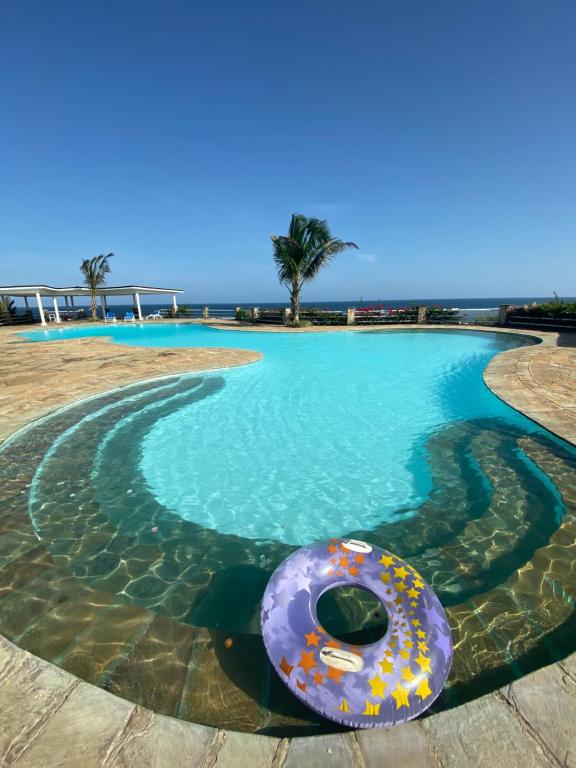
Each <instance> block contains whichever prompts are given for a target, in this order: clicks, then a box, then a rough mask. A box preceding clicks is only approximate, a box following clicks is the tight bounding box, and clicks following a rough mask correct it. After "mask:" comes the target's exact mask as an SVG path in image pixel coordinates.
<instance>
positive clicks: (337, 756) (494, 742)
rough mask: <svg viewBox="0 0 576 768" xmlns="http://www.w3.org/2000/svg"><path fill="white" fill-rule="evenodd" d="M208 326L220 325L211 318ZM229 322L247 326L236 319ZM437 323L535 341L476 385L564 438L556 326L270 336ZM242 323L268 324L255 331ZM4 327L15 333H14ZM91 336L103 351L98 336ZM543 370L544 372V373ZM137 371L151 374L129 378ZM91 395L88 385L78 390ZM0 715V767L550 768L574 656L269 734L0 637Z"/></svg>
mask: <svg viewBox="0 0 576 768" xmlns="http://www.w3.org/2000/svg"><path fill="white" fill-rule="evenodd" d="M175 322H177V321H175ZM208 324H209V325H212V326H214V327H219V328H221V327H222V323H214V322H210V321H208ZM225 325H226V326H227V330H231V329H232V327H231V325H230V324H228V323H226V324H225ZM234 329H235V330H236V329H237V330H247V328H246V327H245V326H235V327H234ZM440 329H441V330H445V331H448V332H450V331H454V330H466V331H469V330H473V331H480V332H484V331H485V332H500V333H513V334H515V335H527V336H530V337H532V338H537V339H540V340H541V343H540V344H538V345H536V346H529V347H520V348H517V349H512V350H507V351H505V352H502V353H500V354H498V355H496V356H495V357H494V358H493V359H492V361H491V362H490V363H489V365H488V366H487V368H486V369H485V371H484V381H485V383H486V385H487V386H488V387H489V388H490V389H491V390H492V391H493V392H494V393H495V394H496V395H497V396H498V397H500V398H501V399H502V400H504V401H505V402H507V403H508V404H509V405H511V406H512V407H513V408H516V409H517V410H519V411H520V412H522V413H524V414H525V415H527V416H528V417H529V418H531V419H533V420H534V421H537V422H538V423H540V424H541V425H542V426H544V427H546V428H547V429H550V431H552V432H554V433H555V434H557V435H559V436H560V437H563V438H564V439H566V440H568V441H570V442H572V443H576V406H574V407H573V406H572V401H573V400H575V399H576V398H574V397H573V396H571V389H570V386H566V384H565V383H564V384H563V383H562V382H565V381H568V384H570V382H571V381H572V379H573V380H574V385H575V386H576V349H574V350H573V351H572V352H570V353H566V350H567V349H569V347H566V348H564V347H559V346H558V336H559V334H557V333H545V332H543V333H540V332H538V333H535V332H533V331H520V330H517V329H514V330H509V329H496V328H492V327H478V326H453V327H446V326H426V327H424V328H422V326H407V325H404V324H402V325H398V326H387V327H385V328H380V327H379V328H378V329H375V328H365V327H362V328H354V329H353V328H346V327H345V328H334V327H326V328H322V329H318V328H317V327H314V328H313V329H308V328H306V329H298V330H296V331H293V330H291V329H282V330H281V332H310V331H312V332H316V331H318V330H321V331H333V332H334V331H340V330H342V331H351V330H354V331H367V330H368V331H374V330H378V331H382V332H386V331H387V330H390V331H394V330H418V331H424V332H425V331H426V330H440ZM250 330H254V331H258V330H267V331H268V332H270V331H272V329H261V328H259V327H251V328H250ZM274 330H275V331H278V329H274ZM8 331H9V332H10V331H12V332H13V333H17V334H19V333H22V329H21V328H18V329H8ZM2 337H4V338H6V334H4V333H3V334H1V336H0V343H1V341H2ZM100 340H101V341H102V342H103V344H105V345H106V346H107V347H108V348H109V349H110V342H109V340H106V338H105V337H100V338H99V341H100ZM54 343H57V344H62V343H63V342H54ZM116 348H117V347H116ZM142 349H149V348H142ZM158 349H161V348H158ZM555 350H556V352H555ZM558 350H560V352H558ZM238 364H242V363H238ZM551 366H553V367H554V371H553V373H552V372H551V371H550V370H547V369H550V368H551ZM178 372H181V371H178ZM174 373H177V371H174ZM164 375H170V374H169V373H166V374H164ZM145 378H152V377H146V376H144V377H141V378H140V379H136V380H143V379H145ZM551 387H553V388H552V389H551ZM108 389H110V387H108ZM92 394H96V392H90V393H87V396H91V395H92ZM72 401H74V400H72ZM41 415H46V414H45V413H39V414H37V415H36V416H34V415H30V414H28V418H27V421H26V423H30V422H31V421H33V420H35V419H36V418H37V417H38V416H41ZM22 426H24V425H22ZM7 437H8V435H7ZM0 718H1V722H2V729H1V731H0V764H2V765H7V766H12V765H15V766H18V768H20V767H21V766H40V765H42V766H47V768H49V767H50V766H52V765H53V766H61V767H65V766H77V765H82V766H83V767H84V766H86V767H89V766H102V767H104V766H106V767H107V768H108V766H132V765H158V766H172V765H174V766H176V765H181V764H182V763H183V759H184V757H186V764H188V763H190V764H191V765H198V766H202V768H213V766H218V768H226V766H234V768H242V766H248V765H250V766H252V765H253V763H254V762H256V761H258V762H259V763H260V764H261V766H262V768H265V767H266V766H269V768H294V767H295V766H301V765H304V764H306V765H309V766H321V767H322V766H325V765H326V766H328V765H330V766H332V767H333V766H335V765H337V766H340V765H341V766H344V767H345V768H347V767H348V766H350V767H353V768H372V767H373V766H374V768H375V767H376V766H381V765H382V754H383V753H385V754H387V755H388V756H389V757H390V764H391V765H396V764H400V762H401V761H407V760H410V761H411V762H412V763H413V764H414V765H416V766H417V765H422V766H436V768H445V767H446V766H455V767H456V766H462V765H478V766H480V765H482V766H483V765H486V764H488V763H489V762H490V761H495V760H498V761H499V763H500V764H501V765H503V766H506V765H510V766H515V765H517V764H518V762H517V761H518V756H519V755H520V754H521V755H522V760H523V762H524V763H526V764H530V765H537V766H540V765H542V766H550V765H551V766H562V765H567V764H572V763H571V761H572V760H575V759H576V750H575V747H574V743H573V739H572V735H571V732H570V724H571V723H573V722H574V721H576V653H574V654H571V655H570V656H568V657H566V658H565V659H564V660H562V661H561V662H557V663H555V664H552V665H549V666H547V667H542V668H540V669H538V670H536V671H535V672H532V673H530V674H529V675H526V676H525V677H523V678H520V679H519V680H517V681H515V682H514V683H512V684H511V685H509V686H506V687H505V688H503V689H501V690H497V691H494V692H492V693H490V694H487V695H485V696H482V697H480V698H478V699H475V700H473V701H472V702H469V703H467V704H464V705H462V706H459V707H456V708H454V709H451V710H448V711H446V712H441V713H438V714H435V715H430V716H425V717H422V718H420V719H418V720H414V721H412V722H409V723H406V724H403V725H399V726H396V727H394V728H389V729H374V730H370V731H349V732H346V733H340V734H333V735H327V736H307V737H296V738H275V737H270V736H262V735H255V734H248V733H239V732H234V731H224V730H218V729H215V728H211V727H209V726H203V725H198V724H194V723H189V722H185V721H181V720H175V719H173V718H170V717H165V716H163V715H158V714H156V713H154V712H151V711H150V710H146V709H144V708H142V707H140V706H138V705H135V704H132V703H130V702H128V701H125V700H123V699H119V698H117V697H116V696H114V695H113V694H111V693H108V692H106V691H104V690H102V689H99V688H97V687H95V686H92V685H90V684H88V683H85V682H83V681H81V680H79V679H78V678H76V677H74V676H73V675H71V674H69V673H67V672H65V671H64V670H62V669H60V668H58V667H55V666H53V665H51V664H50V663H49V662H46V661H43V660H42V659H39V658H37V657H35V656H32V655H31V654H30V653H28V652H27V651H24V650H22V649H20V648H18V647H17V646H15V645H13V644H12V643H10V642H9V641H8V640H6V639H5V638H3V637H2V636H0ZM86 722H89V723H90V727H89V728H87V727H86ZM384 751H385V752H384ZM569 761H570V762H569Z"/></svg>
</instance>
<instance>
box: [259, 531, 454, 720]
mask: <svg viewBox="0 0 576 768" xmlns="http://www.w3.org/2000/svg"><path fill="white" fill-rule="evenodd" d="M342 586H348V587H350V586H355V587H360V588H362V589H365V590H367V591H368V592H371V593H373V594H374V595H375V596H376V597H377V598H378V599H379V600H380V602H381V603H382V604H383V605H384V607H385V608H386V612H387V614H388V630H387V632H386V635H385V636H384V637H383V638H382V639H381V640H379V641H378V642H376V643H372V644H370V645H362V646H353V645H348V644H347V643H344V642H341V641H339V640H335V639H334V638H333V637H331V636H330V635H329V634H328V633H327V632H326V631H325V630H324V629H323V628H322V627H321V626H320V623H319V621H318V617H317V615H316V605H317V603H318V600H319V599H320V597H321V596H322V595H323V594H324V593H325V592H327V591H328V590H329V589H333V588H334V587H342ZM262 635H263V637H264V644H265V645H266V650H267V652H268V656H269V657H270V661H271V662H272V664H273V665H274V668H275V669H276V672H277V673H278V675H279V676H280V678H281V679H282V680H283V681H284V683H286V685H287V686H288V688H290V690H291V691H292V693H294V694H295V695H296V696H297V697H298V698H299V699H301V700H302V701H303V702H304V703H305V704H307V705H308V706H309V707H311V709H313V710H315V711H316V712H318V713H320V714H321V715H323V716H324V717H327V718H329V719H330V720H335V721H336V722H337V723H342V724H344V725H349V726H352V727H354V728H374V727H376V726H388V725H395V724H396V723H403V722H405V721H406V720H411V719H412V718H414V717H417V716H418V715H420V714H421V713H422V712H424V710H425V709H427V708H428V707H429V706H430V705H431V704H432V703H433V701H434V700H435V699H436V698H437V696H438V695H439V694H440V692H441V691H442V688H443V687H444V683H445V682H446V678H447V677H448V672H449V671H450V664H451V661H452V639H451V637H450V627H449V626H448V621H447V619H446V614H445V613H444V609H443V608H442V605H441V604H440V601H439V600H438V598H437V597H436V595H435V594H434V592H433V591H432V590H431V589H430V587H429V586H428V585H427V584H426V583H425V581H424V579H422V577H421V576H420V574H419V573H418V572H417V571H416V570H415V569H414V568H412V566H410V565H408V563H406V562H405V561H403V560H401V559H400V558H398V557H396V556H395V555H392V554H391V553H390V552H387V551H386V550H384V549H379V548H378V547H375V546H371V545H370V544H366V543H365V542H362V541H355V540H353V539H350V540H341V539H331V540H330V541H324V542H320V543H318V544H313V545H311V546H308V547H302V548H301V549H299V550H297V551H296V552H294V554H293V555H291V556H290V557H289V558H287V559H286V560H285V561H284V562H283V563H281V565H279V566H278V568H277V569H276V570H275V571H274V573H273V574H272V577H271V579H270V581H269V582H268V585H267V587H266V591H265V593H264V599H263V601H262Z"/></svg>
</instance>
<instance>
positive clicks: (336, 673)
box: [326, 667, 344, 683]
mask: <svg viewBox="0 0 576 768" xmlns="http://www.w3.org/2000/svg"><path fill="white" fill-rule="evenodd" d="M343 674H344V670H343V669H336V668H335V667H330V669H329V670H328V672H327V673H326V677H329V678H330V680H334V682H335V683H339V682H340V678H341V677H342V675H343Z"/></svg>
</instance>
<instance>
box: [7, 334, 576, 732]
mask: <svg viewBox="0 0 576 768" xmlns="http://www.w3.org/2000/svg"><path fill="white" fill-rule="evenodd" d="M141 329H144V330H141ZM171 329H172V330H171ZM87 331H88V332H90V331H97V332H98V334H102V335H106V336H113V338H114V340H115V341H116V342H118V343H136V344H139V345H143V346H170V345H171V344H175V345H181V346H186V345H190V344H193V345H198V346H203V347H214V348H217V347H237V348H249V349H255V350H258V351H261V352H262V353H263V355H264V357H263V360H262V361H261V362H260V363H258V364H256V365H251V366H247V367H245V368H238V369H233V370H222V371H216V372H209V373H200V374H199V373H195V374H187V375H177V376H170V377H166V378H164V379H157V380H151V381H146V382H142V383H140V384H136V385H131V386H129V387H125V388H120V389H117V390H114V391H112V392H109V393H107V394H104V395H101V396H97V397H94V398H91V399H89V400H84V401H82V402H80V403H77V404H75V405H73V406H70V407H68V408H65V409H62V410H60V411H58V412H56V413H54V414H53V415H51V416H49V417H47V418H46V419H43V420H41V421H39V422H36V423H35V424H33V425H31V426H30V427H29V428H27V429H25V430H24V431H22V432H21V433H19V434H17V435H16V436H14V437H13V438H12V439H11V440H9V441H7V443H5V444H4V445H3V448H2V451H1V453H0V456H1V458H2V461H1V462H0V482H1V484H2V487H3V488H4V489H7V490H6V491H5V492H4V496H5V498H4V500H3V512H2V518H1V522H2V526H3V528H4V529H5V531H4V535H3V536H2V537H1V538H0V543H1V544H2V547H3V548H2V549H1V550H0V590H1V589H2V586H1V585H2V583H4V582H5V583H10V584H11V585H12V586H14V581H13V580H14V578H15V574H18V575H17V579H18V584H17V587H16V589H12V591H11V592H10V593H9V594H6V595H4V594H3V593H1V592H0V633H2V634H4V635H6V636H7V637H8V638H9V639H12V640H13V641H14V642H16V643H17V644H18V645H20V646H21V647H23V648H27V649H30V650H31V651H33V652H34V653H36V654H37V655H39V656H41V657H43V658H47V659H49V660H50V661H52V662H53V663H55V664H58V665H60V666H62V667H63V668H65V669H68V670H69V671H72V672H74V673H75V674H77V675H79V676H80V677H83V678H84V679H87V680H89V681H90V682H94V683H96V684H98V685H101V686H102V687H104V688H106V689H107V690H111V691H113V692H115V693H117V694H119V695H121V696H124V697H125V698H128V699H130V700H132V701H137V702H139V703H141V704H143V705H145V706H148V707H151V708H152V709H155V710H156V711H160V712H162V713H164V714H170V715H175V716H177V717H182V718H184V719H190V720H194V721H197V722H202V723H208V724H212V725H218V726H220V727H227V728H232V729H237V730H250V731H257V732H261V733H276V734H289V733H315V732H320V731H325V730H331V729H332V726H330V724H328V723H324V722H322V721H320V720H319V719H318V718H316V717H315V716H314V715H313V714H312V713H311V712H308V711H307V710H306V709H305V708H304V707H303V706H301V705H300V704H299V703H298V702H296V701H294V700H293V699H292V698H291V697H290V694H289V693H288V692H287V691H286V690H284V688H283V686H282V684H281V683H280V681H279V680H277V679H276V677H275V673H274V672H273V670H271V669H270V665H269V664H268V662H267V659H266V655H265V652H264V649H263V645H262V640H261V637H260V627H259V603H260V599H261V597H262V593H263V591H264V587H265V585H266V582H267V580H268V578H269V576H270V574H271V572H272V571H273V569H274V568H275V566H276V565H277V564H278V563H279V562H280V561H281V560H282V559H283V558H284V557H286V556H287V555H288V554H290V552H292V551H294V549H295V547H296V546H298V545H301V544H304V543H308V542H310V541H313V540H316V539H319V538H326V537H329V536H352V537H354V538H360V539H366V540H370V541H373V542H374V543H376V544H377V545H379V546H382V547H385V548H386V549H389V550H391V551H393V552H396V553H397V554H398V555H399V556H401V557H403V558H405V559H407V560H408V561H409V562H410V563H411V564H412V565H413V566H414V567H415V568H417V569H418V570H419V571H420V572H422V574H423V575H424V577H425V578H426V579H427V580H428V581H429V583H430V584H431V585H432V586H433V588H434V589H435V591H436V592H437V594H438V595H439V597H440V599H441V601H442V603H443V604H444V606H445V608H446V609H447V613H448V617H449V620H450V623H451V627H452V632H453V639H454V645H455V655H454V666H453V669H452V673H451V676H450V678H449V684H448V686H447V688H446V689H445V691H444V693H443V694H442V696H441V697H440V699H439V700H438V701H437V703H436V704H435V707H436V708H446V707H449V706H452V705H453V704H455V703H458V702H460V701H463V700H467V699H470V698H473V697H475V696H476V695H478V694H479V693H482V692H485V691H487V690H492V689H494V688H495V687H497V686H498V685H502V684H503V683H504V682H506V681H507V680H511V679H514V678H516V677H519V676H521V675H522V674H525V673H526V672H527V671H530V670H531V669H533V668H535V667H537V666H540V665H541V664H543V663H546V661H549V660H555V659H557V658H561V656H562V655H564V654H565V653H566V652H567V651H568V650H572V649H573V647H574V645H575V644H576V643H575V642H574V632H573V629H574V626H573V624H574V620H573V616H574V610H573V599H574V587H573V584H574V579H573V575H572V570H573V565H572V560H571V555H570V553H571V552H572V548H573V546H574V537H575V535H576V523H575V507H574V499H575V490H576V488H575V485H576V483H575V481H574V468H575V465H576V451H575V450H574V449H573V448H572V447H571V446H569V445H568V444H566V443H564V442H563V441H561V440H559V439H556V438H554V437H553V436H552V435H550V433H548V432H546V430H544V429H542V428H541V427H539V426H537V425H536V424H535V423H533V422H531V421H530V420H529V419H527V418H525V417H524V416H522V415H521V414H519V413H518V412H516V411H514V410H513V409H511V408H509V407H508V406H506V405H505V404H504V403H502V402H501V401H499V400H498V399H497V398H496V397H495V396H494V395H492V394H491V393H490V392H489V391H488V389H487V388H486V387H485V385H484V383H483V381H482V370H483V368H484V367H485V366H486V364H487V363H488V361H489V360H490V359H491V358H492V357H493V356H494V355H495V354H497V353H498V352H501V351H503V350H505V349H509V348H512V347H514V346H518V344H522V343H525V342H524V341H523V340H522V339H520V338H519V337H513V336H508V335H502V334H500V335H497V334H491V333H469V332H458V331H447V332H433V331H424V332H422V331H414V332H407V331H400V332H389V331H388V332H383V333H381V332H361V333H355V332H335V333H307V334H285V333H257V332H252V331H250V332H239V331H234V332H226V331H218V330H214V329H210V328H206V327H203V326H184V325H181V326H179V325H168V324H167V325H166V326H152V325H150V326H128V327H123V326H122V327H114V328H101V329H90V328H88V329H87ZM87 331H86V330H85V329H84V328H83V329H65V330H57V331H52V330H51V331H47V332H41V333H40V334H34V338H35V339H38V338H41V339H46V340H48V339H51V338H69V337H71V336H74V335H76V336H77V335H83V334H84V335H85V334H86V333H87ZM62 334H64V336H62ZM30 336H32V334H31V335H30ZM10 526H11V527H10ZM27 526H28V528H27ZM28 529H29V530H30V531H31V532H32V531H33V532H35V534H36V536H37V537H38V538H36V537H35V536H34V537H24V538H22V536H21V534H20V533H19V532H23V531H27V530H28ZM6 531H14V534H13V535H12V534H10V533H8V534H6ZM17 534H18V535H17ZM22 535H23V534H22ZM10 536H12V538H10ZM19 537H20V538H19ZM18 542H26V543H25V544H24V543H18ZM2 580H4V582H3V581H2ZM324 615H325V616H326V622H327V623H328V624H329V625H330V627H333V628H334V631H336V630H338V631H339V632H340V633H341V634H342V633H344V635H346V634H347V636H348V637H349V638H350V639H351V641H353V642H367V641H370V640H372V639H375V638H376V637H377V636H379V632H378V631H379V628H380V627H381V624H382V617H381V614H379V612H378V611H377V610H376V609H375V607H374V605H373V602H370V601H369V600H364V599H363V598H362V595H359V596H358V595H348V596H347V597H346V596H344V597H342V596H338V597H336V596H334V598H333V600H332V603H331V604H330V603H329V604H328V605H327V606H325V607H324ZM380 634H381V633H380ZM166 649H170V651H171V653H170V654H169V655H168V654H166V653H165V650H166Z"/></svg>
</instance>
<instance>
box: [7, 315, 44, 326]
mask: <svg viewBox="0 0 576 768" xmlns="http://www.w3.org/2000/svg"><path fill="white" fill-rule="evenodd" d="M38 322H40V321H39V320H37V319H36V318H34V316H33V315H32V312H24V314H22V315H18V314H11V313H9V312H2V313H0V326H10V325H32V324H33V323H38Z"/></svg>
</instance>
